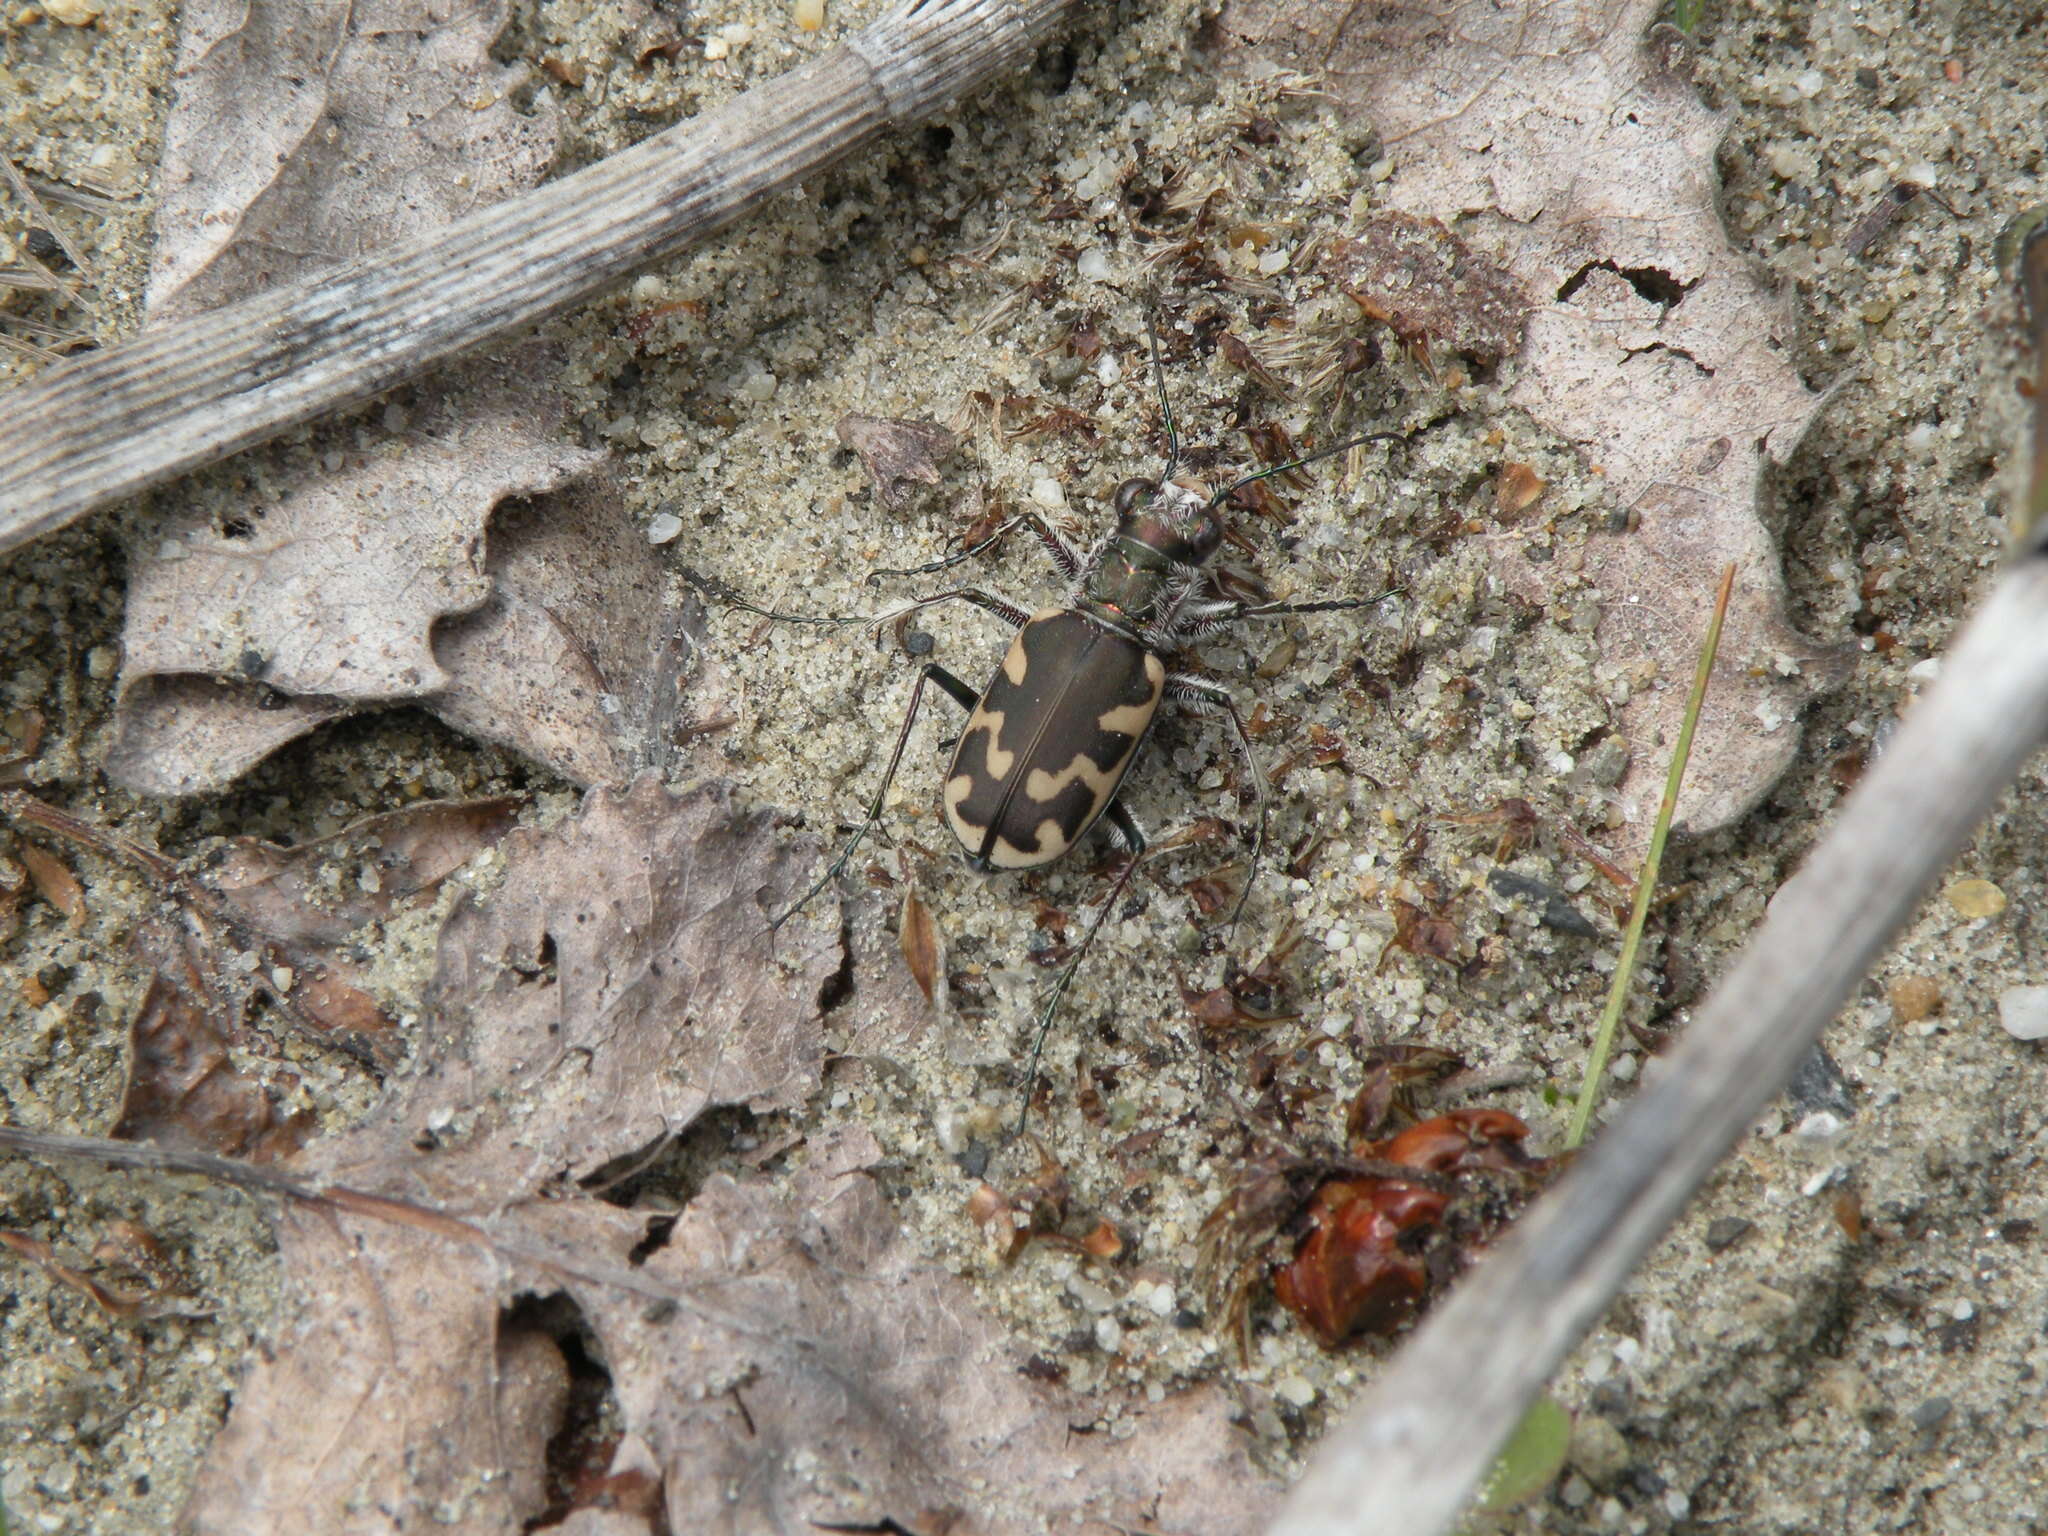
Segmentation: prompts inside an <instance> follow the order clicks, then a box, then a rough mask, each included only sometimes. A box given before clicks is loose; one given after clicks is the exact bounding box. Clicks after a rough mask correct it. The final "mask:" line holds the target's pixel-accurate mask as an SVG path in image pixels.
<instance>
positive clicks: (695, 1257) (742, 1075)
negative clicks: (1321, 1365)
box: [188, 778, 1271, 1532]
mask: <svg viewBox="0 0 2048 1536" xmlns="http://www.w3.org/2000/svg"><path fill="white" fill-rule="evenodd" d="M501 852H502V855H503V858H504V870H503V878H502V880H501V882H500V883H499V885H498V886H497V887H496V889H495V890H494V892H493V893H492V895H491V896H490V897H489V899H488V900H487V901H484V902H472V903H468V904H465V905H463V906H461V907H460V908H459V909H458V910H457V911H456V913H455V914H454V915H453V916H452V917H451V918H450V919H449V921H448V923H447V925H446V926H445V928H444V930H443V933H442V938H441V944H440V958H439V962H438V965H437V969H436V974H435V977H434V980H433V982H432V984H431V987H430V992H429V997H428V1002H429V1006H428V1007H427V1008H426V1009H425V1010H423V1018H424V1020H425V1022H424V1023H423V1025H422V1028H421V1032H420V1036H419V1038H418V1040H417V1041H416V1042H415V1050H414V1054H413V1057H412V1060H411V1062H410V1064H409V1067H408V1069H407V1070H406V1072H405V1073H404V1075H403V1076H400V1077H397V1078H395V1079H394V1080H393V1081H392V1083H391V1086H390V1088H389V1091H388V1093H387V1095H386V1097H385V1100H384V1102H383V1103H382V1104H381V1105H380V1106H379V1107H378V1108H377V1109H376V1110H375V1111H374V1112H373V1113H372V1114H371V1115H370V1116H369V1117H368V1118H367V1119H366V1120H365V1121H364V1122H362V1123H361V1124H359V1125H357V1126H355V1127H353V1128H351V1129H348V1130H345V1131H342V1132H339V1133H337V1134H334V1135H331V1136H327V1137H324V1138H320V1139H317V1140H313V1141H310V1142H309V1143H308V1144H307V1145H306V1146H305V1147H304V1148H303V1149H302V1150H300V1151H299V1152H297V1153H295V1154H293V1155H291V1156H290V1157H288V1158H287V1159H285V1160H284V1163H283V1171H284V1172H285V1173H287V1174H288V1176H289V1177H290V1178H292V1179H293V1180H295V1181H298V1183H299V1184H300V1186H301V1187H303V1188H305V1189H307V1190H308V1191H310V1192H312V1198H310V1199H301V1200H299V1201H296V1202H293V1203H288V1204H286V1205H284V1206H283V1207H282V1208H281V1209H280V1210H279V1212H278V1214H277V1216H276V1217H275V1223H276V1230H277V1238H278V1244H279V1253H280V1258H281V1262H282V1265H283V1269H284V1273H285V1276H286V1290H287V1296H288V1300H287V1302H286V1309H285V1316H284V1318H283V1319H282V1320H281V1321H280V1324H279V1326H278V1327H277V1328H276V1330H275V1332H274V1344H273V1347H272V1348H271V1350H270V1351H268V1352H267V1353H266V1355H265V1356H264V1358H262V1359H260V1360H258V1361H257V1362H256V1363H255V1364H254V1366H253V1367H252V1368H251V1370H250V1372H249V1374H248V1376H247V1377H246V1378H245V1380H244V1381H243V1383H242V1385H241V1387H240V1388H239V1390H238V1391H237V1393H236V1397H235V1404H234V1408H233V1411H232V1412H231V1414H230V1416H229V1420H228V1423H227V1425H226V1426H225V1428H224V1429H223V1430H222V1431H221V1433H220V1435H219V1436H218V1437H217V1438H216V1440H215V1442H214V1445H213V1447H212V1449H211V1451H210V1453H209V1455H208V1457H207V1461H206V1464H205V1467H204V1469H203V1471H202V1473H201V1476H200V1480H199V1484H198V1486H197V1488H196V1489H195V1491H194V1494H193V1496H192V1501H191V1504H190V1506H189V1507H188V1517H189V1519H190V1522H191V1524H192V1526H193V1528H194V1529H197V1530H202V1531H205V1530H227V1529H246V1528H248V1526H249V1525H250V1524H252V1523H253V1524H258V1525H261V1524H266V1523H278V1522H286V1523H291V1524H293V1526H294V1528H295V1529H303V1530H308V1531H321V1530H335V1531H339V1530H344V1529H346V1530H351V1531H358V1530H365V1529H392V1530H396V1529H407V1528H410V1525H411V1524H412V1523H413V1522H414V1521H415V1520H417V1519H418V1518H422V1517H425V1516H428V1515H431V1516H432V1518H433V1519H434V1520H435V1521H436V1523H437V1526H440V1527H445V1528H447V1529H451V1530H456V1531H464V1530H470V1531H478V1532H484V1531H491V1532H497V1531H503V1530H506V1529H509V1528H513V1527H514V1526H516V1525H518V1524H520V1523H521V1522H531V1521H534V1520H537V1519H542V1518H543V1517H545V1518H547V1519H549V1520H550V1521H552V1520H556V1519H564V1518H565V1517H566V1521H567V1523H566V1524H564V1526H563V1527H562V1528H564V1529H577V1528H589V1522H590V1520H591V1519H594V1518H596V1517H597V1514H598V1511H597V1510H596V1509H595V1508H592V1509H589V1510H586V1511H584V1512H583V1514H584V1517H586V1518H581V1519H579V1518H578V1517H577V1515H576V1512H575V1511H573V1510H570V1509H567V1508H563V1507H561V1504H560V1501H559V1499H557V1500H556V1501H555V1502H554V1503H552V1504H551V1503H550V1502H549V1499H550V1497H551V1496H550V1495H549V1493H548V1488H549V1484H548V1480H547V1478H546V1476H545V1475H544V1474H545V1471H546V1458H547V1452H548V1445H549V1442H550V1439H551V1438H552V1437H553V1436H554V1434H555V1433H556V1432H557V1431H558V1430H559V1429H560V1427H561V1420H562V1411H563V1404H564V1388H563V1377H564V1373H565V1370H566V1367H565V1366H564V1365H563V1363H562V1356H561V1348H562V1346H563V1344H564V1343H568V1344H569V1345H570V1347H571V1348H573V1349H575V1350H581V1351H586V1352H588V1354H589V1355H590V1356H591V1357H592V1358H594V1359H595V1360H596V1361H598V1362H601V1370H602V1373H603V1374H604V1376H605V1377H606V1378H608V1382H609V1394H610V1400H611V1404H612V1407H611V1411H612V1412H613V1413H614V1414H615V1415H616V1426H615V1429H614V1433H613V1437H612V1438H611V1439H610V1440H609V1441H608V1443H609V1445H610V1448H611V1450H610V1457H609V1461H608V1463H607V1466H606V1469H605V1477H604V1478H603V1479H601V1480H600V1481H601V1482H602V1483H603V1484H604V1493H605V1497H606V1499H607V1500H608V1501H609V1504H610V1509H609V1513H608V1518H609V1519H611V1520H612V1522H613V1523H612V1524H611V1525H610V1526H606V1527H603V1528H608V1529H619V1530H639V1531H652V1530H658V1529H668V1530H678V1531H682V1530H688V1531H704V1532H718V1531H731V1532H755V1531H765V1530H790V1531H797V1530H809V1529H815V1528H818V1527H821V1526H823V1527H833V1526H838V1527H865V1528H882V1527H883V1526H885V1525H890V1524H892V1523H893V1527H894V1528H900V1529H904V1530H911V1531H933V1532H936V1531H942V1530H945V1531H962V1530H989V1531H1003V1530H1026V1529H1037V1528H1039V1527H1040V1525H1041V1524H1042V1523H1043V1521H1044V1520H1045V1519H1047V1518H1051V1517H1055V1516H1057V1515H1058V1514H1059V1513H1060V1512H1063V1511H1066V1512H1072V1513H1073V1514H1074V1515H1076V1516H1079V1515H1083V1514H1088V1515H1095V1516H1097V1517H1099V1518H1103V1519H1108V1520H1111V1521H1113V1522H1116V1523H1123V1524H1136V1523H1138V1522H1139V1521H1141V1520H1143V1519H1146V1518H1150V1519H1154V1520H1157V1521H1159V1522H1161V1523H1162V1524H1164V1525H1167V1526H1169V1527H1170V1526H1173V1525H1176V1524H1186V1523H1187V1522H1188V1521H1189V1520H1191V1519H1193V1518H1194V1517H1195V1516H1196V1515H1197V1514H1199V1513H1200V1512H1202V1511H1203V1510H1204V1509H1205V1508H1213V1507H1214V1505H1215V1503H1216V1500H1217V1499H1218V1497H1219V1494H1220V1492H1221V1491H1222V1490H1225V1489H1228V1490H1229V1492H1230V1493H1231V1495H1232V1500H1233V1502H1232V1503H1231V1505H1230V1508H1231V1510H1232V1511H1233V1513H1232V1515H1231V1516H1229V1517H1227V1518H1226V1520H1225V1523H1224V1524H1222V1525H1217V1524H1215V1523H1214V1522H1213V1521H1212V1522H1210V1523H1209V1524H1208V1527H1207V1528H1210V1529H1248V1528H1249V1526H1248V1525H1246V1524H1244V1523H1243V1522H1245V1521H1248V1520H1249V1519H1250V1518H1251V1517H1252V1514H1253V1513H1255V1505H1256V1503H1257V1501H1256V1500H1246V1499H1244V1498H1243V1497H1242V1493H1243V1490H1244V1488H1246V1487H1248V1486H1266V1485H1264V1484H1263V1481H1262V1480H1261V1479H1259V1478H1258V1477H1257V1475H1256V1474H1254V1473H1253V1472H1252V1470H1251V1468H1250V1466H1249V1463H1248V1462H1247V1461H1246V1460H1245V1453H1244V1450H1243V1447H1242V1446H1241V1444H1239V1443H1238V1441H1237V1440H1236V1437H1235V1431H1234V1430H1232V1428H1231V1427H1230V1424H1229V1420H1228V1414H1227V1413H1226V1411H1225V1406H1224V1402H1223V1399H1222V1397H1221V1395H1220V1394H1218V1393H1216V1392H1215V1391H1214V1390H1213V1389H1209V1388H1203V1389H1197V1390H1195V1391H1191V1392H1186V1393H1178V1394H1174V1395H1173V1396H1171V1397H1169V1398H1167V1399H1165V1400H1164V1401H1161V1402H1159V1403H1150V1404H1134V1405H1131V1406H1130V1407H1129V1408H1127V1409H1126V1410H1125V1411H1124V1412H1123V1414H1122V1415H1121V1417H1120V1418H1117V1416H1115V1415H1112V1416H1111V1417H1112V1418H1116V1419H1117V1421H1116V1422H1115V1423H1113V1424H1112V1423H1110V1422H1106V1421H1105V1420H1104V1415H1105V1407H1104V1405H1103V1404H1102V1403H1101V1402H1099V1401H1098V1402H1092V1403H1084V1402H1082V1401H1081V1400H1079V1399H1075V1398H1072V1397H1070V1396H1069V1395H1068V1394H1066V1393H1065V1392H1064V1391H1063V1390H1061V1389H1058V1388H1056V1387H1053V1386H1051V1385H1048V1384H1046V1383H1044V1382H1040V1381H1036V1380H1032V1379H1029V1378H1028V1377H1027V1376H1026V1375H1025V1374H1023V1373H1022V1372H1021V1363H1022V1362H1021V1361H1020V1360H1019V1359H1018V1358H1017V1356H1016V1351H1015V1346H1014V1345H1013V1343H1012V1342H1011V1341H1010V1339H1009V1337H1008V1334H1007V1330H1006V1329H1004V1328H1003V1327H1001V1326H1000V1325H999V1324H998V1323H997V1322H996V1321H995V1320H994V1319H993V1318H992V1317H991V1316H989V1315H988V1314H987V1313H986V1312H984V1310H983V1309H982V1308H981V1306H980V1304H979V1303H978V1302H977V1301H976V1300H975V1299H974V1297H973V1293H972V1292H971V1290H970V1289H969V1288H968V1287H967V1286H966V1285H965V1284H964V1283H963V1282H962V1281H960V1280H958V1279H956V1278H954V1277H953V1276H952V1275H950V1274H948V1273H946V1272H945V1271H943V1270H941V1269H938V1268H936V1267H934V1266H932V1265H931V1264H930V1263H929V1262H928V1261H926V1260H925V1259H924V1258H923V1257H922V1256H921V1255H920V1254H919V1253H918V1252H917V1251H916V1248H915V1245H914V1244H913V1243H911V1242H910V1241H908V1240H907V1239H906V1237H905V1236H904V1235H903V1233H902V1232H901V1231H900V1229H899V1224H898V1221H897V1219H896V1216H895V1214H894V1212H893V1210H892V1208H891V1206H890V1203H889V1201H888V1198H887V1197H886V1195H885V1194H884V1192H883V1190H882V1188H881V1187H880V1185H879V1183H878V1181H877V1177H876V1173H877V1169H878V1167H879V1165H880V1164H881V1163H882V1154H881V1149H880V1147H879V1146H878V1144H877V1143H876V1142H875V1141H874V1139H873V1137H872V1136H871V1135H870V1133H868V1132H867V1131H866V1130H865V1129H864V1128H861V1127H858V1126H836V1127H829V1128H827V1129H825V1130H822V1131H816V1132H813V1133H811V1134H810V1136H809V1137H808V1142H807V1145H806V1147H805V1148H804V1151H803V1154H802V1156H801V1157H792V1158H791V1164H792V1166H791V1167H790V1168H789V1169H788V1170H787V1171H786V1172H785V1173H783V1174H780V1175H760V1174H752V1175H744V1176H739V1175H734V1174H730V1173H717V1174H714V1175H712V1176H711V1177H709V1178H708V1179H707V1180H706V1181H705V1183H704V1184H703V1185H702V1187H701V1188H700V1189H699V1190H697V1192H696V1193H695V1194H694V1195H693V1197H692V1198H691V1199H690V1200H689V1202H688V1204H687V1206H686V1207H685V1208H684V1209H683V1210H682V1211H681V1212H680V1214H677V1213H675V1212H674V1211H673V1210H670V1209H667V1208H663V1207H654V1208H644V1209H632V1208H627V1207H625V1206H622V1205H620V1204H615V1203H612V1202H610V1201H608V1200H606V1199H605V1198H602V1195H603V1193H604V1185H605V1184H606V1183H607V1182H608V1180H609V1178H611V1177H612V1176H613V1174H612V1171H613V1170H615V1169H616V1168H617V1167H618V1166H619V1165H620V1164H621V1161H622V1160H624V1161H626V1162H627V1163H628V1164H630V1165H639V1164H641V1163H644V1162H645V1160H646V1159H647V1158H648V1157H649V1156H650V1155H651V1152H652V1150H655V1149H659V1148H660V1147H662V1146H663V1145H665V1144H667V1143H668V1142H670V1141H672V1140H673V1139H675V1138H678V1137H681V1136H684V1135H685V1134H686V1133H687V1132H688V1131H689V1130H690V1128H691V1126H692V1124H693V1123H694V1122H696V1121H697V1120H698V1119H699V1118H700V1117H701V1116H703V1115H704V1114H705V1113H706V1112H708V1111H710V1110H712V1109H714V1108H716V1107H718V1106H722V1105H734V1104H744V1105H747V1106H749V1107H750V1108H751V1109H753V1110H754V1111H756V1112H759V1113H769V1112H774V1111H792V1110H795V1109H797V1108H799V1107H801V1106H802V1105H804V1103H805V1102H806V1101H807V1100H808V1099H809V1097H810V1096H811V1095H812V1094H813V1093H814V1092H815V1090H816V1089H817V1088H818V1086H819V1084H820V1082H821V1081H822V1069H823V1042H822V1031H821V1019H820V998H821V996H822V995H823V994H824V993H825V990H826V988H827V986H828V983H830V982H831V981H832V979H833V977H834V976H835V975H836V973H837V972H838V970H839V967H840V964H841V955H840V949H839V942H838V939H837V935H836V933H835V932H834V931H833V930H832V928H831V927H829V926H826V925H810V927H809V928H801V927H792V928H788V929H785V930H783V931H782V933H781V935H780V938H779V940H776V941H771V938H770V935H769V933H768V931H767V924H766V915H767V913H768V912H769V911H771V910H773V909H775V908H777V907H779V906H780V905H783V904H785V903H787V902H788V901H789V900H790V899H791V898H792V896H793V895H794V894H795V893H796V892H797V891H799V890H800V889H801V888H802V883H803V881H804V879H805V877H806V874H807V871H808V869H809V867H810V864H809V860H810V857H811V854H812V852H813V850H811V849H809V848H808V847H792V846H791V845H790V844H789V842H788V841H787V840H786V839H784V838H783V837H782V836H781V835H780V834H779V833H778V832H777V830H776V826H775V818H774V816H773V815H772V814H770V813H768V812H765V811H751V812H740V811H737V810H736V809H735V808H734V806H733V804H732V801H731V797H730V795H729V793H728V792H727V791H726V790H724V789H722V788H718V787H715V786H714V787H700V788H696V789H692V790H689V791H686V792H683V793H680V794H677V793H672V792H670V791H669V790H667V789H665V788H663V787H662V786H661V785H660V784H659V783H657V782H655V781H654V780H652V779H651V778H643V779H642V780H640V781H639V782H638V783H637V784H635V785H634V786H633V787H632V788H631V789H630V790H629V791H625V792H614V791H607V790H598V791H594V792H593V793H592V794H591V795H590V796H589V798H588V799H587V801H586V802H585V805H584V807H583V809H582V811H581V812H580V813H579V814H577V815H576V816H574V817H572V818H570V819H567V820H565V821H563V822H561V823H559V824H557V825H556V826H555V827H553V828H551V829H548V830H545V831H541V830H533V829H521V830H518V831H515V832H513V833H511V834H510V835H509V836H508V837H507V838H506V839H505V841H504V843H503V844H502V845H501ZM550 1297H564V1298H566V1299H567V1301H568V1303H569V1307H568V1308H567V1310H566V1312H565V1313H563V1314H559V1315H562V1316H566V1317H568V1318H569V1319H571V1322H570V1323H569V1324H566V1325H563V1331H562V1332H561V1333H560V1334H559V1336H556V1337H555V1338H554V1342H552V1343H551V1342H549V1340H548V1338H544V1337H537V1336H536V1335H535V1330H533V1329H532V1328H528V1327H525V1326H524V1325H523V1324H522V1323H521V1321H520V1319H529V1320H530V1319H531V1318H533V1317H534V1316H535V1315H536V1314H535V1304H536V1303H538V1302H541V1301H544V1300H546V1299H547V1298H550ZM543 1331H544V1330H543ZM551 1351H552V1353H551ZM1091 1426H1093V1427H1095V1428H1097V1429H1100V1430H1101V1431H1103V1432H1099V1433H1080V1434H1076V1433H1075V1430H1076V1428H1077V1427H1078V1428H1081V1429H1084V1430H1086V1429H1088V1428H1089V1427H1091ZM622 1488H626V1489H638V1490H639V1497H638V1502H639V1505H640V1507H642V1508H643V1509H645V1510H646V1512H645V1513H643V1514H638V1515H634V1514H631V1513H630V1511H631V1510H632V1508H633V1507H634V1504H635V1500H634V1499H624V1500H621V1499H620V1498H619V1497H618V1495H619V1494H620V1491H621V1489H622ZM1270 1491H1271V1490H1270V1488H1268V1492H1270ZM657 1496H658V1497H657ZM656 1503H658V1506H659V1513H656V1512H655V1509H654V1507H653V1506H654V1505H655V1504H656ZM371 1510H375V1511H376V1512H377V1513H376V1514H375V1515H374V1516H370V1515H369V1514H368V1513H367V1512H368V1511H371ZM663 1518H665V1520H666V1524H665V1525H664V1524H662V1523H661V1521H662V1519H663ZM365 1519H368V1520H370V1523H369V1524H367V1525H366V1524H364V1523H363V1522H364V1520H365ZM309 1520H310V1521H311V1522H312V1523H311V1524H308V1523H307V1522H308V1521H309Z"/></svg>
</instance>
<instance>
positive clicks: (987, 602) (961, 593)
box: [866, 587, 1031, 629]
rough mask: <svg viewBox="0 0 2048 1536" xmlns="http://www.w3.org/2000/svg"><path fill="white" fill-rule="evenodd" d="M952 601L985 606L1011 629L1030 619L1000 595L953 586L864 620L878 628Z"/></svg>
mask: <svg viewBox="0 0 2048 1536" xmlns="http://www.w3.org/2000/svg"><path fill="white" fill-rule="evenodd" d="M954 601H959V602H963V603H972V604H974V606H975V607H977V608H986V609H987V610H988V611H989V612H990V613H992V614H994V615H995V616H996V617H997V618H999V619H1001V620H1002V621H1003V622H1004V623H1005V624H1007V625H1009V626H1010V628H1012V629H1022V628H1023V627H1024V626H1025V624H1026V623H1028V622H1029V621H1030V619H1031V615H1030V614H1028V613H1026V612H1025V611H1024V610H1023V609H1022V608H1019V607H1018V606H1017V605H1016V604H1015V603H1006V602H1004V601H1003V600H1002V599H1001V598H1000V597H997V596H995V595H994V594H992V593H988V592H984V591H982V590H981V588H979V587H954V588H953V589H952V590H951V591H949V592H934V593H933V594H932V595H931V596H930V597H920V598H918V599H916V600H915V601H913V602H908V603H905V604H904V605H903V606H902V607H901V608H892V609H890V610H889V612H887V613H884V614H880V615H878V616H877V617H875V618H872V619H869V620H867V621H866V622H867V623H868V624H869V625H870V626H872V627H873V628H875V629H880V628H882V626H883V625H885V624H893V623H895V622H896V621H897V620H898V619H904V618H908V617H909V616H910V615H911V614H913V613H916V612H918V611H919V610H921V609H925V608H931V607H935V606H937V605H938V604H940V603H949V602H954Z"/></svg>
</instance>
